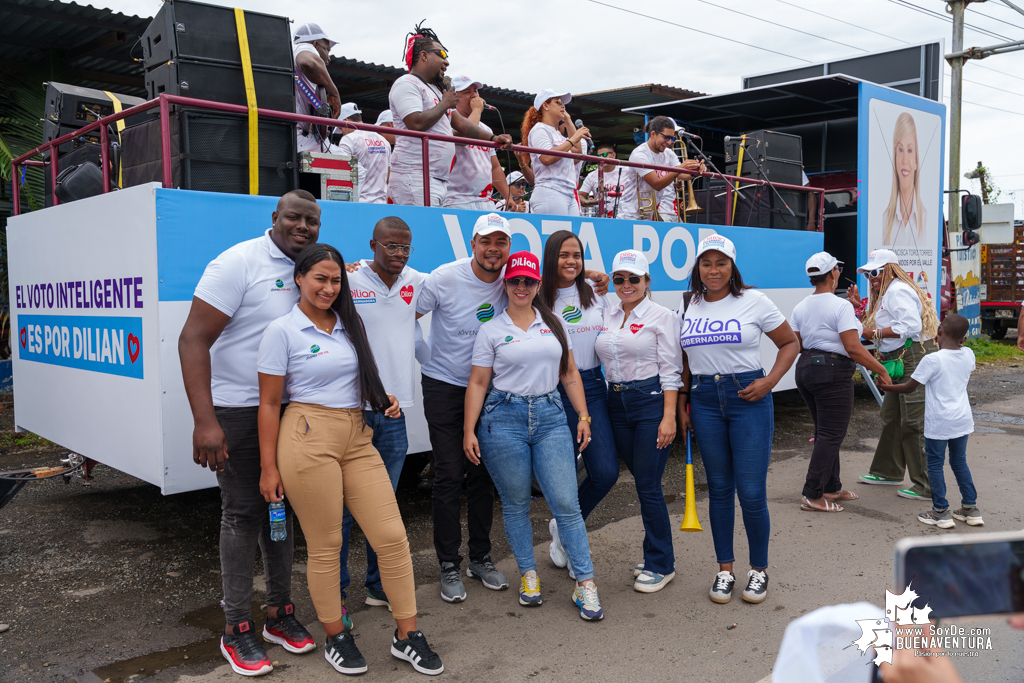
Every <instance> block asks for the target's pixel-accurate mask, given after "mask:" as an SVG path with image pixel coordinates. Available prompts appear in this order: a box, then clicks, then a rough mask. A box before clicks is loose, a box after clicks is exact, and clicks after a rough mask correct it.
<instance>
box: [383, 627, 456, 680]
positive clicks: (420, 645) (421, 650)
mask: <svg viewBox="0 0 1024 683" xmlns="http://www.w3.org/2000/svg"><path fill="white" fill-rule="evenodd" d="M406 635H407V636H409V637H408V638H405V639H403V640H399V639H398V630H397V629H396V630H395V634H394V635H393V636H392V637H391V655H392V656H393V657H396V658H398V659H402V660H404V661H406V662H409V663H410V664H412V668H414V669H416V670H417V671H419V672H420V673H421V674H426V675H428V676H436V675H437V674H439V673H441V672H442V671H444V664H442V663H441V658H440V657H438V656H437V653H436V652H434V651H433V650H431V649H430V646H429V645H428V644H427V638H426V636H424V635H423V632H422V631H409V632H408V633H407V634H406Z"/></svg>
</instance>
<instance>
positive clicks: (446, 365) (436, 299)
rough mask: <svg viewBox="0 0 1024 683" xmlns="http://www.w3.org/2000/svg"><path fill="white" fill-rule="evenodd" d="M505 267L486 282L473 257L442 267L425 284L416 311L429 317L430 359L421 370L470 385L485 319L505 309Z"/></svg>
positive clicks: (432, 376) (457, 383) (434, 377)
mask: <svg viewBox="0 0 1024 683" xmlns="http://www.w3.org/2000/svg"><path fill="white" fill-rule="evenodd" d="M504 275H505V270H504V269H502V271H501V274H500V275H499V276H498V279H497V280H495V281H494V282H491V283H487V282H484V281H483V280H481V279H480V278H478V277H477V276H476V274H475V273H474V272H473V266H472V257H469V258H464V259H459V260H458V261H453V262H452V263H446V264H445V265H443V266H439V267H438V268H437V269H435V270H434V272H432V273H431V274H430V275H428V276H427V279H426V281H425V282H424V283H423V292H422V294H420V298H419V299H417V301H416V311H417V312H418V313H422V314H423V315H426V314H427V313H431V312H433V315H432V316H431V320H430V361H429V362H428V363H427V364H426V365H424V366H423V367H422V368H420V371H421V372H422V373H423V374H424V375H426V376H427V377H430V378H432V379H436V380H439V381H441V382H447V383H448V384H454V385H455V386H460V387H464V386H466V385H468V384H469V373H470V367H471V366H472V364H473V363H472V359H473V341H474V340H475V339H476V334H477V331H478V330H479V329H480V326H481V325H483V324H484V323H485V322H487V321H488V320H490V319H491V318H493V317H494V316H496V315H497V314H498V313H499V312H500V311H504V310H505V306H506V305H507V304H508V299H507V298H506V297H505V280H504Z"/></svg>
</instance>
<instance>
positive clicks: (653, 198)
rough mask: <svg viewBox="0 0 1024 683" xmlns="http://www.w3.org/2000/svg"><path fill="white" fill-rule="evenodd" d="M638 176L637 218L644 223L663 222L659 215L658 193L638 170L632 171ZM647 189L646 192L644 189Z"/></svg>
mask: <svg viewBox="0 0 1024 683" xmlns="http://www.w3.org/2000/svg"><path fill="white" fill-rule="evenodd" d="M631 170H632V172H633V173H634V174H635V175H636V203H637V217H638V219H639V220H642V221H661V216H660V215H659V214H658V193H657V192H655V191H654V189H653V188H651V186H650V185H648V184H647V183H646V182H644V179H643V177H641V175H640V173H639V172H638V171H637V170H636V169H631ZM644 187H646V188H647V189H646V190H644V189H642V188H644Z"/></svg>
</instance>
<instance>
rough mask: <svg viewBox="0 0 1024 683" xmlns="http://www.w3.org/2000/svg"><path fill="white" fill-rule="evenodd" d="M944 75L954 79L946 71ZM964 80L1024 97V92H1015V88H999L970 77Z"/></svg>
mask: <svg viewBox="0 0 1024 683" xmlns="http://www.w3.org/2000/svg"><path fill="white" fill-rule="evenodd" d="M942 76H943V77H944V78H948V79H950V80H952V77H951V76H950V75H949V74H946V73H944V74H942ZM963 80H964V82H965V83H973V84H974V85H980V86H981V87H983V88H991V89H992V90H998V91H999V92H1005V93H1009V94H1011V95H1016V96H1017V97H1024V93H1020V92H1014V91H1013V90H1007V89H1006V88H997V87H996V86H994V85H989V84H988V83H982V82H981V81H972V80H971V79H969V78H965V79H963Z"/></svg>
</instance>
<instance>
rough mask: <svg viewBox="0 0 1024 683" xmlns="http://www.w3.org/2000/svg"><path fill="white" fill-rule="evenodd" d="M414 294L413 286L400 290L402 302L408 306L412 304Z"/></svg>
mask: <svg viewBox="0 0 1024 683" xmlns="http://www.w3.org/2000/svg"><path fill="white" fill-rule="evenodd" d="M412 292H413V289H412V285H406V286H405V287H402V288H401V289H400V290H398V295H399V296H400V297H402V301H404V302H405V303H406V304H411V303H412Z"/></svg>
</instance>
